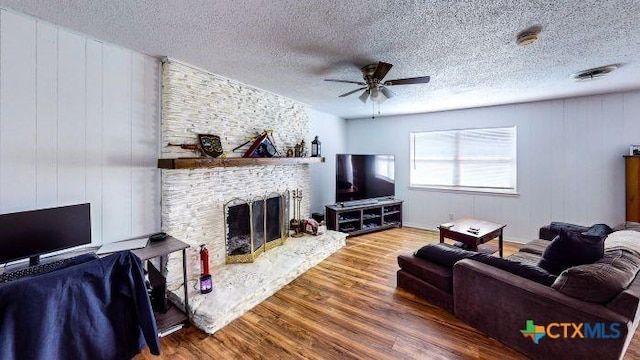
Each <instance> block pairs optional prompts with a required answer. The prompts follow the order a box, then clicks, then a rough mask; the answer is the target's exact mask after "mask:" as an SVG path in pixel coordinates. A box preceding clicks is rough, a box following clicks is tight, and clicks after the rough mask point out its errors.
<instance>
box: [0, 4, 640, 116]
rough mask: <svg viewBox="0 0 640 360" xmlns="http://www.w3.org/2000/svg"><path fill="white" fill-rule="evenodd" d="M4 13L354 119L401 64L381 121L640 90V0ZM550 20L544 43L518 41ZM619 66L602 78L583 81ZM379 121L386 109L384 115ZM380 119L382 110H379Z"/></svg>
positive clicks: (366, 112)
mask: <svg viewBox="0 0 640 360" xmlns="http://www.w3.org/2000/svg"><path fill="white" fill-rule="evenodd" d="M0 6H2V7H4V8H6V9H13V10H16V11H17V12H21V13H26V14H29V15H32V16H34V17H36V18H40V19H44V20H46V21H49V22H51V23H54V24H57V25H61V26H63V27H65V28H68V29H71V30H75V31H78V32H81V33H84V34H87V35H89V36H91V37H93V38H96V39H99V40H104V41H107V42H111V43H114V44H118V45H121V46H123V47H126V48H130V49H133V50H136V51H140V52H143V53H146V54H149V55H153V56H168V57H170V58H174V59H177V60H182V61H184V62H187V63H190V64H193V65H195V66H198V67H200V68H203V69H206V70H209V71H211V72H213V73H216V74H220V75H223V76H226V77H229V78H232V79H235V80H238V81H241V82H244V83H246V84H249V85H252V86H255V87H258V88H262V89H265V90H268V91H271V92H274V93H276V94H280V95H284V96H287V97H289V98H292V99H295V100H298V101H301V102H303V103H306V104H309V105H311V106H312V107H313V108H315V109H316V110H319V111H323V112H327V113H330V114H334V115H336V116H339V117H343V118H356V117H367V116H371V115H372V107H371V105H370V104H367V105H364V104H362V103H361V102H360V101H359V100H358V95H359V93H356V94H354V95H352V96H349V97H346V98H338V95H340V94H342V93H345V92H347V91H350V90H354V89H356V85H350V84H342V83H329V82H324V81H323V79H325V78H333V79H345V80H356V81H359V80H361V74H360V70H359V68H360V67H361V66H363V65H366V64H368V63H373V62H377V61H384V62H389V63H392V64H393V65H394V67H393V69H391V71H390V72H389V74H388V75H387V77H386V79H395V78H404V77H415V76H423V75H430V76H431V83H429V84H424V85H407V86H394V87H392V88H391V89H392V90H393V91H394V92H395V93H396V94H397V95H398V96H397V97H394V98H392V99H390V100H388V101H386V102H384V103H383V104H382V105H381V106H380V115H382V116H384V115H392V114H407V113H417V112H426V111H437V110H445V109H456V108H466V107H474V106H483V105H493V104H504V103H513V102H522V101H530V100H542V99H550V98H559V97H568V96H576V95H587V94H598V93H606V92H613V91H620V90H630V89H638V88H640V63H639V62H638V60H639V59H640V0H610V1H606V0H604V1H603V0H582V1H579V0H549V1H540V0H529V1H522V0H518V1H507V0H503V1H485V0H467V1H424V0H422V1H419V0H416V1H407V0H386V1H380V0H373V1H372V0H342V1H340V0H339V1H329V0H321V1H302V0H268V1H267V0H264V1H262V0H247V1H186V0H184V1H176V0H172V1H166V0H164V1H162V0H157V1H151V0H140V1H133V0H40V1H38V0H0ZM534 25H539V26H541V27H542V32H541V33H540V36H539V41H538V42H536V43H534V44H532V45H530V46H528V47H518V46H517V45H516V44H515V37H516V35H517V34H518V33H519V32H520V31H521V30H523V29H525V28H528V27H530V26H534ZM608 64H621V67H620V68H619V69H618V70H617V71H615V72H613V73H611V74H610V75H609V76H608V77H605V78H603V79H600V80H596V81H589V82H582V83H576V82H574V81H572V80H571V79H570V77H569V75H571V74H573V73H575V72H578V71H580V70H584V69H588V68H592V67H597V66H601V65H608ZM376 113H377V109H376ZM376 115H377V114H376Z"/></svg>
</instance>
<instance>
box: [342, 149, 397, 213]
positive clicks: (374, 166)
mask: <svg viewBox="0 0 640 360" xmlns="http://www.w3.org/2000/svg"><path fill="white" fill-rule="evenodd" d="M395 194H396V188H395V158H394V156H393V155H359V154H337V155H336V202H337V203H340V202H348V201H355V200H364V199H376V198H393V197H394V196H395Z"/></svg>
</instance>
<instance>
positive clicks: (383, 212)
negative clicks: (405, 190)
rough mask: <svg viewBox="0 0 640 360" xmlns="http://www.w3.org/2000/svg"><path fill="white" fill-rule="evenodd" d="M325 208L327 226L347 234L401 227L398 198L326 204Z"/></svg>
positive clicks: (400, 205)
mask: <svg viewBox="0 0 640 360" xmlns="http://www.w3.org/2000/svg"><path fill="white" fill-rule="evenodd" d="M325 210H326V220H327V228H328V229H329V230H335V231H341V232H344V233H347V234H349V235H360V234H364V233H368V232H372V231H378V230H385V229H390V228H393V227H402V201H399V200H380V201H377V202H376V203H375V204H367V205H358V206H340V205H327V206H325Z"/></svg>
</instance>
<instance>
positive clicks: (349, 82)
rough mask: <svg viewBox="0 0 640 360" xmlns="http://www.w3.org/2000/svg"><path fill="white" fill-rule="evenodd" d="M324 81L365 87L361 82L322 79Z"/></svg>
mask: <svg viewBox="0 0 640 360" xmlns="http://www.w3.org/2000/svg"><path fill="white" fill-rule="evenodd" d="M324 81H333V82H339V83H347V84H358V85H367V84H365V83H363V82H362V81H349V80H337V79H324Z"/></svg>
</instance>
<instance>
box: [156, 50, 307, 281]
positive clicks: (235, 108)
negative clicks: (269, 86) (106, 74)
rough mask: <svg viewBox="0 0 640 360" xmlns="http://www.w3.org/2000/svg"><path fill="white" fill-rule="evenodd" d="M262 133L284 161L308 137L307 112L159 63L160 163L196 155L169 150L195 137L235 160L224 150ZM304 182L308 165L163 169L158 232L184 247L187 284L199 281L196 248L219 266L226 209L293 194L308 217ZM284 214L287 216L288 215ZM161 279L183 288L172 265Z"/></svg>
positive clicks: (174, 261)
mask: <svg viewBox="0 0 640 360" xmlns="http://www.w3.org/2000/svg"><path fill="white" fill-rule="evenodd" d="M265 129H267V130H273V138H274V142H275V145H276V147H277V148H278V150H279V151H280V152H281V153H283V155H284V153H285V152H286V150H287V149H288V148H292V147H293V146H295V144H296V143H298V142H300V140H302V139H305V138H307V139H308V138H309V117H308V112H307V108H306V106H305V105H303V104H301V103H298V102H295V101H293V100H290V99H287V98H284V97H281V96H278V95H275V94H272V93H269V92H266V91H264V90H260V89H256V88H253V87H250V86H247V85H244V84H241V83H239V82H236V81H233V80H230V79H226V78H224V77H221V76H218V75H214V74H211V73H208V72H205V71H202V70H199V69H197V68H194V67H191V66H188V65H185V64H182V63H180V62H176V61H173V60H167V61H165V62H164V63H163V74H162V150H161V154H162V157H163V158H177V157H193V156H195V155H194V153H192V152H190V151H187V150H183V149H181V148H180V147H176V146H168V145H169V144H195V143H197V134H214V135H218V136H220V138H221V142H222V147H223V149H224V151H225V152H227V156H228V157H241V156H242V152H237V153H231V152H230V150H231V149H233V148H234V147H236V146H238V145H240V144H242V143H244V142H245V141H247V140H248V139H249V138H251V137H252V136H255V135H256V133H259V132H261V131H263V130H265ZM246 148H247V147H245V148H244V150H246ZM310 181H311V180H310V170H309V165H287V166H283V165H266V166H249V167H229V168H213V169H193V170H162V228H163V230H164V231H165V232H167V233H169V234H171V235H172V236H174V237H176V238H178V239H180V240H183V241H185V242H187V243H188V244H189V245H191V248H190V249H188V251H187V258H188V264H187V266H188V270H189V271H188V275H189V280H190V281H189V282H190V283H192V282H194V281H197V278H198V276H199V274H200V262H199V254H198V249H199V246H200V245H201V244H206V245H207V247H208V249H209V255H210V259H211V260H210V261H211V265H212V266H216V265H220V264H224V262H225V257H224V256H225V234H224V204H225V203H226V202H228V201H230V200H232V199H234V198H240V199H245V200H247V201H249V200H251V199H253V198H255V197H262V196H265V195H268V194H270V193H273V192H278V193H282V192H284V191H286V190H294V189H300V190H302V193H303V200H302V203H301V213H302V216H304V217H308V216H309V209H310V201H309V199H310V194H311V188H310ZM291 204H292V205H293V201H291ZM289 211H290V214H291V215H293V208H291V209H290V210H289ZM168 276H169V279H168V280H169V282H170V283H171V282H173V283H177V282H182V262H181V260H180V259H179V258H175V257H172V258H171V259H170V261H169V274H168ZM192 284H193V283H192Z"/></svg>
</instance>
